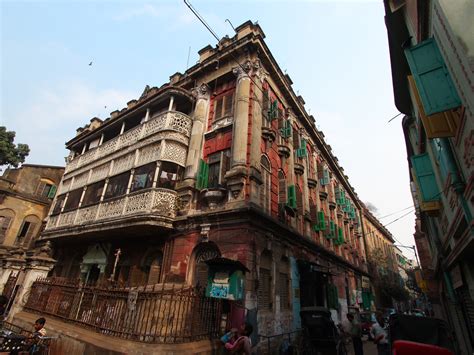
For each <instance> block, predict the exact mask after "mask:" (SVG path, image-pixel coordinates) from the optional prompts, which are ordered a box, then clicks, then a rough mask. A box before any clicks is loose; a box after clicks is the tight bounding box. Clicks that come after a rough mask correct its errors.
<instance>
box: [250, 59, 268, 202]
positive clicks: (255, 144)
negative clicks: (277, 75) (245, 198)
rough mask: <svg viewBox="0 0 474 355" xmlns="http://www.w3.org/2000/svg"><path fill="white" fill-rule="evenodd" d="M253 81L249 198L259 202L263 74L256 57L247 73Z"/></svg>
mask: <svg viewBox="0 0 474 355" xmlns="http://www.w3.org/2000/svg"><path fill="white" fill-rule="evenodd" d="M249 74H250V75H251V76H252V78H253V82H254V86H253V90H252V91H253V92H252V93H251V94H252V112H251V113H252V130H251V140H250V199H251V200H252V201H253V202H255V203H257V204H258V202H259V186H260V185H261V184H262V175H261V168H260V157H261V155H262V152H261V149H260V143H261V141H262V120H263V118H262V105H263V85H262V84H263V82H264V80H265V74H264V71H263V68H262V67H261V65H260V60H259V59H256V60H255V61H254V62H253V63H252V67H251V71H250V73H249Z"/></svg>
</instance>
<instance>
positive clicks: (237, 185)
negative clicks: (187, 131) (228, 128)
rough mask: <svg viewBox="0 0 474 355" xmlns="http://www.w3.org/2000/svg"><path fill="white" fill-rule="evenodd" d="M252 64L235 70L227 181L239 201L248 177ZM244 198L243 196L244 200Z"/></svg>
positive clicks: (249, 63) (248, 62)
mask: <svg viewBox="0 0 474 355" xmlns="http://www.w3.org/2000/svg"><path fill="white" fill-rule="evenodd" d="M250 69H251V62H250V61H247V62H246V63H245V64H244V65H243V68H242V67H240V66H239V67H236V68H234V69H233V72H234V74H235V75H236V76H237V87H236V90H235V111H234V127H233V136H232V168H231V169H230V170H229V171H228V172H227V173H226V175H225V180H226V182H227V186H228V187H229V189H230V190H231V192H232V196H233V197H234V198H235V199H237V198H238V197H239V195H241V191H242V189H243V187H244V185H245V180H246V178H247V176H248V170H247V146H248V143H249V142H248V128H249V103H250V83H251V80H250V76H249V71H250ZM243 197H244V196H241V198H243Z"/></svg>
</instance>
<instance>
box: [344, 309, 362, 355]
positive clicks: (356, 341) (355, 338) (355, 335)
mask: <svg viewBox="0 0 474 355" xmlns="http://www.w3.org/2000/svg"><path fill="white" fill-rule="evenodd" d="M347 320H348V321H349V323H350V326H351V327H350V335H351V338H352V344H353V345H354V354H355V355H364V347H363V345H362V327H361V325H360V322H359V321H358V320H357V319H356V318H355V317H354V315H353V314H352V313H347Z"/></svg>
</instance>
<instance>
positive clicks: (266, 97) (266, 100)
mask: <svg viewBox="0 0 474 355" xmlns="http://www.w3.org/2000/svg"><path fill="white" fill-rule="evenodd" d="M268 111H270V94H269V93H268V90H265V91H263V99H262V115H263V117H264V118H265V119H268Z"/></svg>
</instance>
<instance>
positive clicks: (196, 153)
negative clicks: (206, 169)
mask: <svg viewBox="0 0 474 355" xmlns="http://www.w3.org/2000/svg"><path fill="white" fill-rule="evenodd" d="M193 94H194V96H195V97H196V98H197V101H196V108H195V109H194V115H193V128H192V130H191V138H190V139H189V147H188V156H187V157H186V171H185V174H184V179H185V181H187V182H188V183H191V184H194V182H195V181H196V173H197V170H198V165H199V159H200V158H201V152H202V144H203V140H204V129H205V125H206V123H207V116H208V114H209V98H210V88H209V87H208V86H207V85H206V84H201V86H199V87H197V88H194V89H193Z"/></svg>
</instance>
